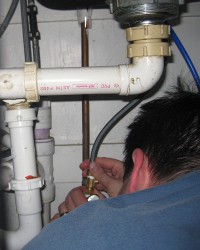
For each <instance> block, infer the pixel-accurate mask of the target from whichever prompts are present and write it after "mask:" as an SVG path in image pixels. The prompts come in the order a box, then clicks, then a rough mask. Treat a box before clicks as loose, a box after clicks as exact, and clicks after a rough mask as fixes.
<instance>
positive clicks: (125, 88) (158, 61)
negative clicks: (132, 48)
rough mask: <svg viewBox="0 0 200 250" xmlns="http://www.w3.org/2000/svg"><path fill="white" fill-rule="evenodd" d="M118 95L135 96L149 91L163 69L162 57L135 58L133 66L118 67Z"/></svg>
mask: <svg viewBox="0 0 200 250" xmlns="http://www.w3.org/2000/svg"><path fill="white" fill-rule="evenodd" d="M119 67H120V76H121V91H120V95H136V94H141V93H144V92H146V91H148V90H149V89H151V88H152V87H153V86H154V85H155V84H156V83H157V82H158V80H159V79H160V77H161V75H162V72H163V69H164V57H162V56H149V57H136V58H134V59H133V64H130V65H120V66H119Z"/></svg>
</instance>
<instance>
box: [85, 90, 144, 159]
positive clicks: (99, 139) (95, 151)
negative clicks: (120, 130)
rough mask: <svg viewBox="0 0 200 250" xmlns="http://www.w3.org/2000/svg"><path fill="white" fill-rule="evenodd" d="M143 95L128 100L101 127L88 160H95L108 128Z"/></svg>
mask: <svg viewBox="0 0 200 250" xmlns="http://www.w3.org/2000/svg"><path fill="white" fill-rule="evenodd" d="M143 97H144V95H143V96H142V97H141V98H140V99H134V100H132V101H130V102H129V103H128V104H127V105H126V106H124V107H123V108H122V109H121V110H120V111H119V112H118V113H117V114H115V115H114V116H113V117H112V118H111V119H110V120H109V121H108V123H107V124H106V125H105V126H104V127H103V129H102V130H101V131H100V133H99V134H98V136H97V138H96V140H95V142H94V145H93V147H92V151H91V155H90V162H92V161H95V159H96V157H97V154H98V151H99V148H100V145H101V143H102V141H103V140H104V138H105V136H106V135H107V134H108V132H110V130H111V129H112V128H113V127H114V126H115V125H116V124H117V123H118V122H119V121H120V120H121V119H122V118H123V117H124V116H125V115H127V114H128V113H129V112H130V111H131V110H132V109H133V108H135V107H136V106H137V105H138V104H139V103H140V102H141V101H142V100H143Z"/></svg>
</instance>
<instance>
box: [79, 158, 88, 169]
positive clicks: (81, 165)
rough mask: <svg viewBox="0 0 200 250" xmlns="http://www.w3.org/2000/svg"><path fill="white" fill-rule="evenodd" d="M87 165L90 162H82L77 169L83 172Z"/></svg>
mask: <svg viewBox="0 0 200 250" xmlns="http://www.w3.org/2000/svg"><path fill="white" fill-rule="evenodd" d="M89 165H90V161H89V160H88V159H87V160H84V161H83V162H82V163H81V164H80V165H79V168H80V169H81V170H85V169H88V168H89Z"/></svg>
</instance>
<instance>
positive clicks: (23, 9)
mask: <svg viewBox="0 0 200 250" xmlns="http://www.w3.org/2000/svg"><path fill="white" fill-rule="evenodd" d="M20 5H21V18H22V33H23V41H24V56H25V62H32V52H31V44H30V40H29V24H28V15H27V2H26V0H20Z"/></svg>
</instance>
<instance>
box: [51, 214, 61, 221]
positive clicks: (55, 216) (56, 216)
mask: <svg viewBox="0 0 200 250" xmlns="http://www.w3.org/2000/svg"><path fill="white" fill-rule="evenodd" d="M58 218H60V214H59V213H57V214H55V215H54V216H53V217H52V218H51V220H50V222H53V221H55V220H57V219H58Z"/></svg>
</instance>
